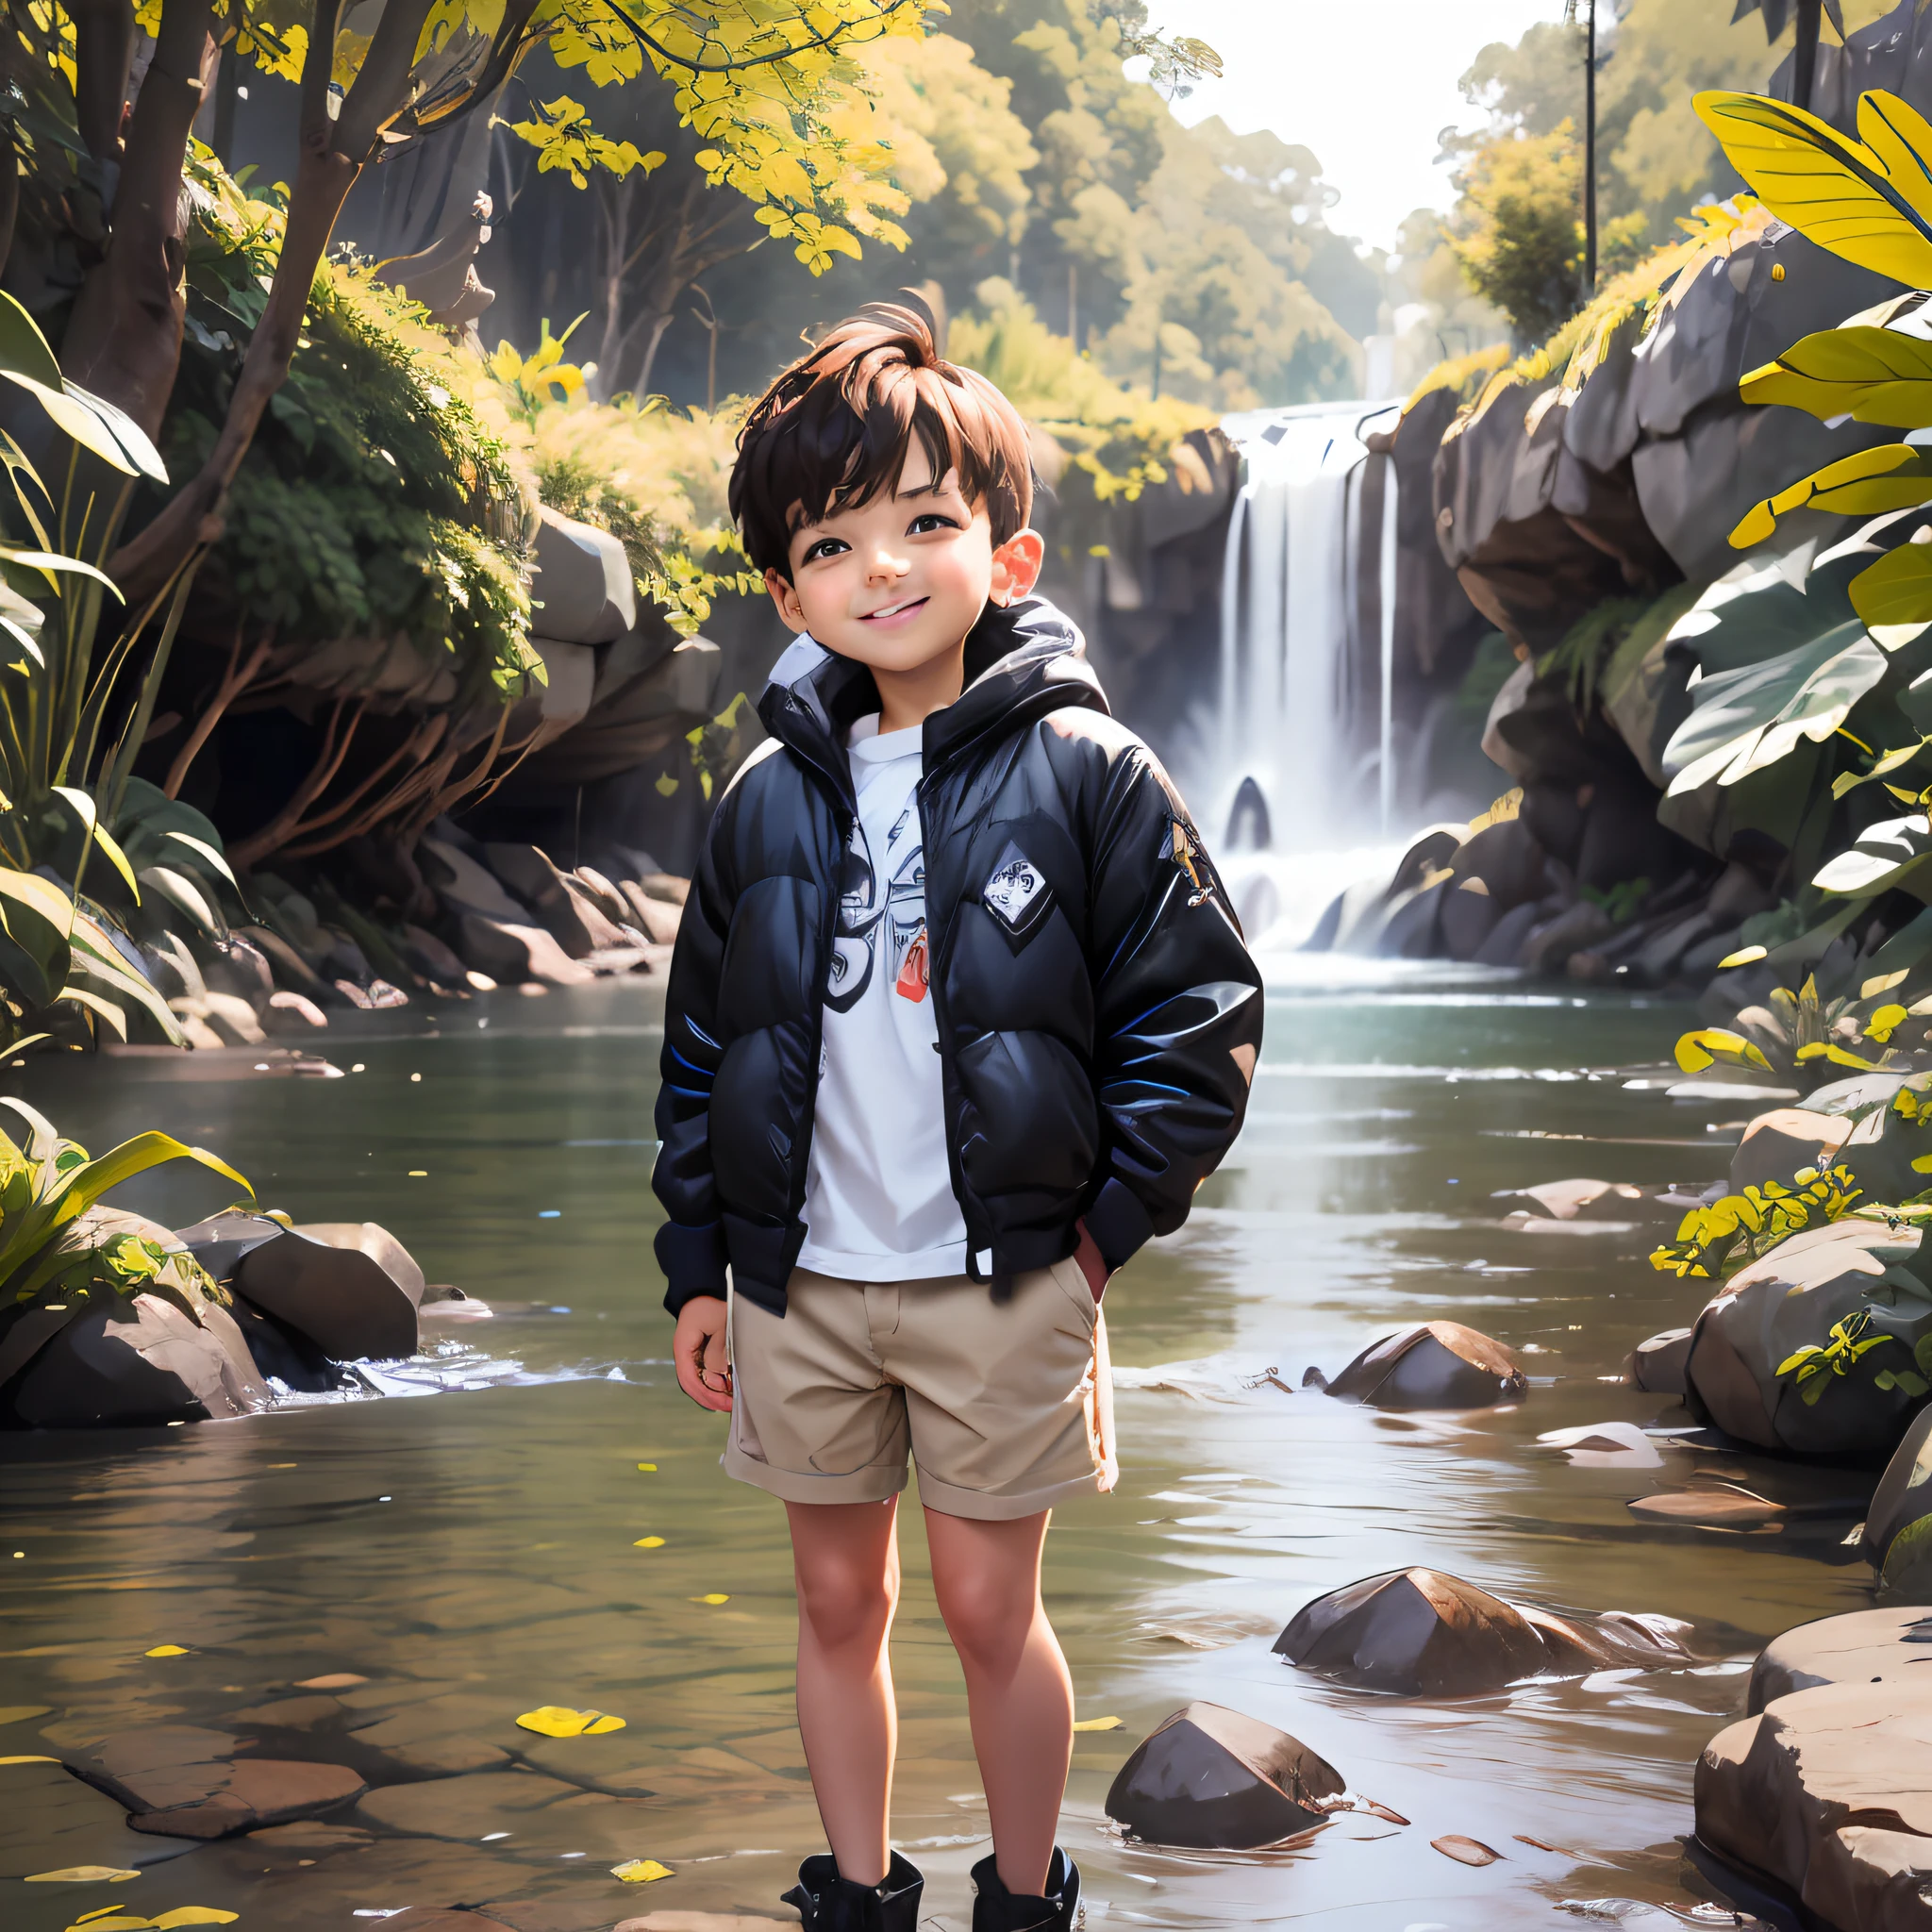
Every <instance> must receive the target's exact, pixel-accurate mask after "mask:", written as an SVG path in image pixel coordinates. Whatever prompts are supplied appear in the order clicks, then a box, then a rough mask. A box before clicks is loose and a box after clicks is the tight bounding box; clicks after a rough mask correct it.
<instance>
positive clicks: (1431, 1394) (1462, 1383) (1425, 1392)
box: [1326, 1322, 1529, 1408]
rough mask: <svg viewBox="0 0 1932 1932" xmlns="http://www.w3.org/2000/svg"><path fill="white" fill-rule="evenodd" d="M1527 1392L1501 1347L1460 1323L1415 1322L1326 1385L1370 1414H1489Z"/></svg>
mask: <svg viewBox="0 0 1932 1932" xmlns="http://www.w3.org/2000/svg"><path fill="white" fill-rule="evenodd" d="M1528 1387H1529V1383H1528V1380H1527V1378H1526V1377H1525V1376H1524V1373H1523V1370H1522V1369H1521V1367H1520V1366H1519V1365H1518V1364H1517V1361H1516V1358H1515V1357H1514V1356H1512V1355H1511V1354H1510V1353H1509V1351H1508V1350H1507V1348H1505V1347H1504V1346H1503V1344H1502V1343H1501V1342H1500V1341H1492V1340H1491V1338H1490V1337H1489V1336H1487V1335H1484V1334H1481V1333H1479V1332H1478V1331H1477V1330H1476V1329H1474V1328H1467V1327H1465V1326H1464V1325H1463V1324H1461V1323H1460V1322H1418V1323H1417V1324H1415V1325H1414V1326H1413V1327H1411V1328H1404V1329H1402V1330H1400V1331H1399V1332H1398V1333H1396V1334H1394V1335H1386V1336H1384V1337H1383V1338H1382V1340H1381V1341H1378V1342H1376V1343H1374V1346H1373V1347H1370V1348H1366V1349H1364V1350H1363V1351H1362V1353H1361V1354H1360V1355H1358V1356H1357V1357H1356V1358H1355V1359H1354V1361H1352V1362H1350V1363H1349V1365H1348V1366H1347V1367H1346V1368H1345V1369H1343V1370H1342V1372H1341V1374H1339V1375H1337V1376H1336V1378H1335V1379H1334V1380H1333V1381H1332V1382H1330V1383H1328V1384H1327V1385H1326V1388H1327V1393H1329V1394H1330V1395H1333V1396H1335V1397H1337V1398H1338V1399H1339V1400H1341V1401H1343V1402H1360V1403H1364V1404H1366V1405H1367V1406H1368V1407H1372V1408H1487V1407H1491V1405H1492V1404H1495V1403H1499V1402H1517V1401H1520V1400H1521V1399H1522V1397H1523V1396H1524V1393H1525V1392H1526V1391H1527V1389H1528Z"/></svg>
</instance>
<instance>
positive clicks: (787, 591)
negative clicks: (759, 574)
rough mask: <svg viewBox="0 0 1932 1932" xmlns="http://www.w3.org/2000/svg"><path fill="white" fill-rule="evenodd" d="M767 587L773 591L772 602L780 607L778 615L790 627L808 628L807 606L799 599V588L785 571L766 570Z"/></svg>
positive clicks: (797, 629)
mask: <svg viewBox="0 0 1932 1932" xmlns="http://www.w3.org/2000/svg"><path fill="white" fill-rule="evenodd" d="M765 589H766V590H768V591H771V593H772V602H773V603H774V604H775V605H776V606H777V607H778V615H779V616H780V617H781V618H783V619H784V621H785V624H786V626H787V628H788V629H791V630H796V631H802V630H804V629H806V628H807V625H806V622H805V606H804V605H803V604H801V603H800V602H799V601H798V591H797V589H796V588H795V587H794V585H793V584H792V582H791V578H790V577H788V576H787V575H785V573H784V572H783V571H780V570H767V571H766V572H765Z"/></svg>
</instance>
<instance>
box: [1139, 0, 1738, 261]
mask: <svg viewBox="0 0 1932 1932" xmlns="http://www.w3.org/2000/svg"><path fill="white" fill-rule="evenodd" d="M1687 4H1696V0H1687ZM1704 4H1708V0H1704ZM1148 12H1149V14H1150V15H1151V16H1152V19H1153V21H1154V24H1155V25H1158V26H1159V27H1160V28H1162V29H1163V30H1164V31H1165V32H1168V33H1171V34H1192V35H1194V36H1196V37H1197V38H1198V39H1201V40H1204V41H1206V42H1208V44H1209V45H1210V46H1211V47H1213V48H1214V49H1215V50H1216V51H1217V52H1218V53H1219V54H1220V55H1221V58H1222V63H1223V67H1224V78H1223V79H1221V80H1218V81H1215V80H1210V81H1204V82H1202V83H1201V84H1200V85H1199V86H1198V87H1196V89H1195V90H1194V92H1193V93H1192V95H1191V97H1190V98H1189V99H1187V100H1185V101H1177V102H1175V104H1174V111H1175V113H1177V114H1178V115H1179V116H1180V118H1181V119H1182V120H1183V121H1186V122H1189V123H1192V122H1195V121H1200V120H1205V119H1206V118H1207V117H1208V115H1210V114H1219V115H1220V116H1221V118H1222V119H1223V120H1224V121H1225V122H1226V123H1227V124H1228V125H1230V126H1231V127H1233V128H1234V129H1235V131H1236V132H1237V133H1240V134H1252V133H1253V132H1255V130H1256V129H1257V128H1261V127H1267V128H1272V129H1273V130H1274V132H1275V133H1276V134H1278V135H1279V136H1280V137H1281V138H1282V139H1283V140H1284V141H1291V142H1300V143H1301V144H1302V145H1303V146H1305V147H1308V148H1312V149H1313V150H1314V152H1315V155H1316V158H1318V159H1319V160H1320V161H1321V163H1322V172H1323V175H1324V177H1325V178H1326V179H1327V181H1328V182H1329V183H1330V185H1331V186H1333V187H1335V188H1337V189H1339V190H1340V191H1341V200H1340V201H1339V202H1338V203H1337V204H1336V205H1335V207H1334V208H1332V209H1331V210H1330V211H1329V214H1328V225H1329V226H1330V227H1332V228H1334V229H1336V230H1337V231H1338V232H1340V233H1341V234H1344V235H1355V236H1358V237H1359V238H1360V239H1361V240H1363V241H1365V242H1372V243H1374V245H1376V246H1378V247H1382V248H1391V249H1392V248H1393V247H1394V245H1395V231H1396V229H1397V227H1398V226H1399V225H1400V224H1401V222H1402V219H1403V217H1404V216H1405V215H1407V213H1409V211H1410V210H1411V209H1413V208H1448V206H1449V204H1450V202H1451V201H1452V200H1453V199H1454V195H1453V192H1452V190H1451V188H1450V184H1449V175H1448V170H1447V169H1445V168H1439V167H1437V166H1435V165H1434V163H1435V158H1436V151H1437V144H1436V137H1437V135H1438V134H1439V133H1440V132H1441V130H1442V128H1444V127H1445V126H1447V125H1449V124H1450V123H1452V122H1456V123H1459V124H1461V125H1465V126H1467V125H1474V123H1475V121H1476V120H1477V119H1478V118H1479V117H1478V116H1477V115H1475V114H1474V112H1473V110H1472V109H1471V108H1470V107H1469V104H1468V103H1467V102H1466V101H1464V99H1463V98H1462V95H1461V94H1460V93H1459V92H1457V86H1456V83H1457V79H1458V78H1459V77H1460V76H1461V75H1462V74H1463V73H1464V72H1465V71H1466V70H1467V68H1468V67H1469V65H1470V63H1471V62H1472V61H1473V60H1474V58H1475V57H1476V55H1477V54H1478V53H1479V52H1480V51H1481V49H1482V48H1483V47H1485V46H1487V45H1488V44H1489V42H1491V41H1515V40H1516V39H1518V38H1519V37H1520V36H1521V35H1522V33H1523V32H1524V29H1525V28H1526V27H1528V26H1531V25H1534V24H1535V23H1536V22H1537V21H1540V20H1557V19H1560V18H1561V17H1562V12H1563V5H1562V0H1348V4H1345V5H1340V6H1338V5H1336V4H1335V0H1149V5H1148Z"/></svg>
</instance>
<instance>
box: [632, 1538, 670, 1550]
mask: <svg viewBox="0 0 1932 1932" xmlns="http://www.w3.org/2000/svg"><path fill="white" fill-rule="evenodd" d="M663 1547H664V1539H663V1538H662V1537H661V1536H641V1537H639V1539H638V1540H637V1541H636V1542H634V1543H633V1544H632V1545H631V1548H632V1549H634V1550H661V1549H662V1548H663Z"/></svg>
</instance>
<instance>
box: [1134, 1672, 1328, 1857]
mask: <svg viewBox="0 0 1932 1932" xmlns="http://www.w3.org/2000/svg"><path fill="white" fill-rule="evenodd" d="M1342 1790H1343V1781H1342V1777H1341V1773H1340V1772H1338V1771H1337V1770H1336V1769H1335V1768H1334V1766H1333V1765H1331V1764H1328V1763H1327V1762H1325V1761H1324V1759H1323V1758H1321V1757H1318V1756H1317V1755H1316V1754H1315V1753H1314V1752H1313V1751H1311V1750H1309V1748H1308V1747H1307V1745H1306V1744H1304V1743H1303V1742H1302V1741H1301V1740H1299V1739H1297V1738H1291V1737H1290V1736H1289V1735H1288V1733H1287V1732H1286V1731H1277V1730H1276V1729H1275V1728H1274V1725H1273V1724H1263V1723H1262V1722H1261V1721H1260V1720H1259V1719H1258V1718H1253V1717H1247V1716H1244V1715H1242V1714H1241V1712H1239V1711H1232V1710H1224V1709H1223V1708H1222V1707H1221V1706H1220V1705H1218V1704H1190V1705H1186V1706H1184V1707H1182V1708H1181V1709H1179V1710H1177V1711H1175V1712H1174V1715H1173V1716H1172V1717H1170V1718H1167V1719H1166V1720H1164V1721H1163V1722H1162V1723H1161V1724H1159V1725H1158V1727H1157V1728H1156V1729H1155V1730H1153V1731H1152V1732H1151V1733H1149V1735H1148V1736H1147V1737H1146V1738H1144V1739H1143V1740H1141V1744H1140V1746H1139V1748H1138V1749H1137V1750H1136V1751H1135V1752H1134V1754H1133V1755H1132V1757H1129V1758H1128V1759H1127V1761H1126V1762H1125V1763H1124V1765H1122V1766H1121V1768H1120V1773H1119V1774H1118V1775H1117V1776H1116V1777H1115V1779H1114V1781H1113V1783H1112V1785H1111V1786H1110V1787H1109V1788H1108V1793H1107V1815H1108V1817H1109V1818H1111V1819H1113V1820H1114V1821H1115V1822H1116V1823H1118V1824H1124V1825H1125V1826H1126V1828H1127V1829H1128V1830H1129V1831H1131V1832H1132V1833H1133V1834H1134V1835H1135V1837H1136V1838H1139V1839H1141V1840H1145V1841H1146V1842H1147V1843H1149V1844H1161V1845H1212V1846H1217V1847H1221V1848H1224V1849H1227V1850H1246V1849H1249V1848H1251V1847H1254V1846H1257V1845H1269V1844H1275V1843H1278V1842H1279V1841H1280V1840H1282V1839H1285V1838H1290V1837H1292V1836H1293V1834H1294V1833H1296V1832H1298V1831H1306V1830H1307V1829H1308V1828H1309V1826H1310V1825H1315V1824H1321V1823H1322V1821H1323V1820H1324V1818H1325V1817H1326V1816H1327V1813H1326V1811H1325V1809H1324V1807H1323V1806H1322V1803H1321V1801H1322V1800H1323V1799H1324V1798H1334V1797H1339V1796H1340V1795H1341V1791H1342Z"/></svg>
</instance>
